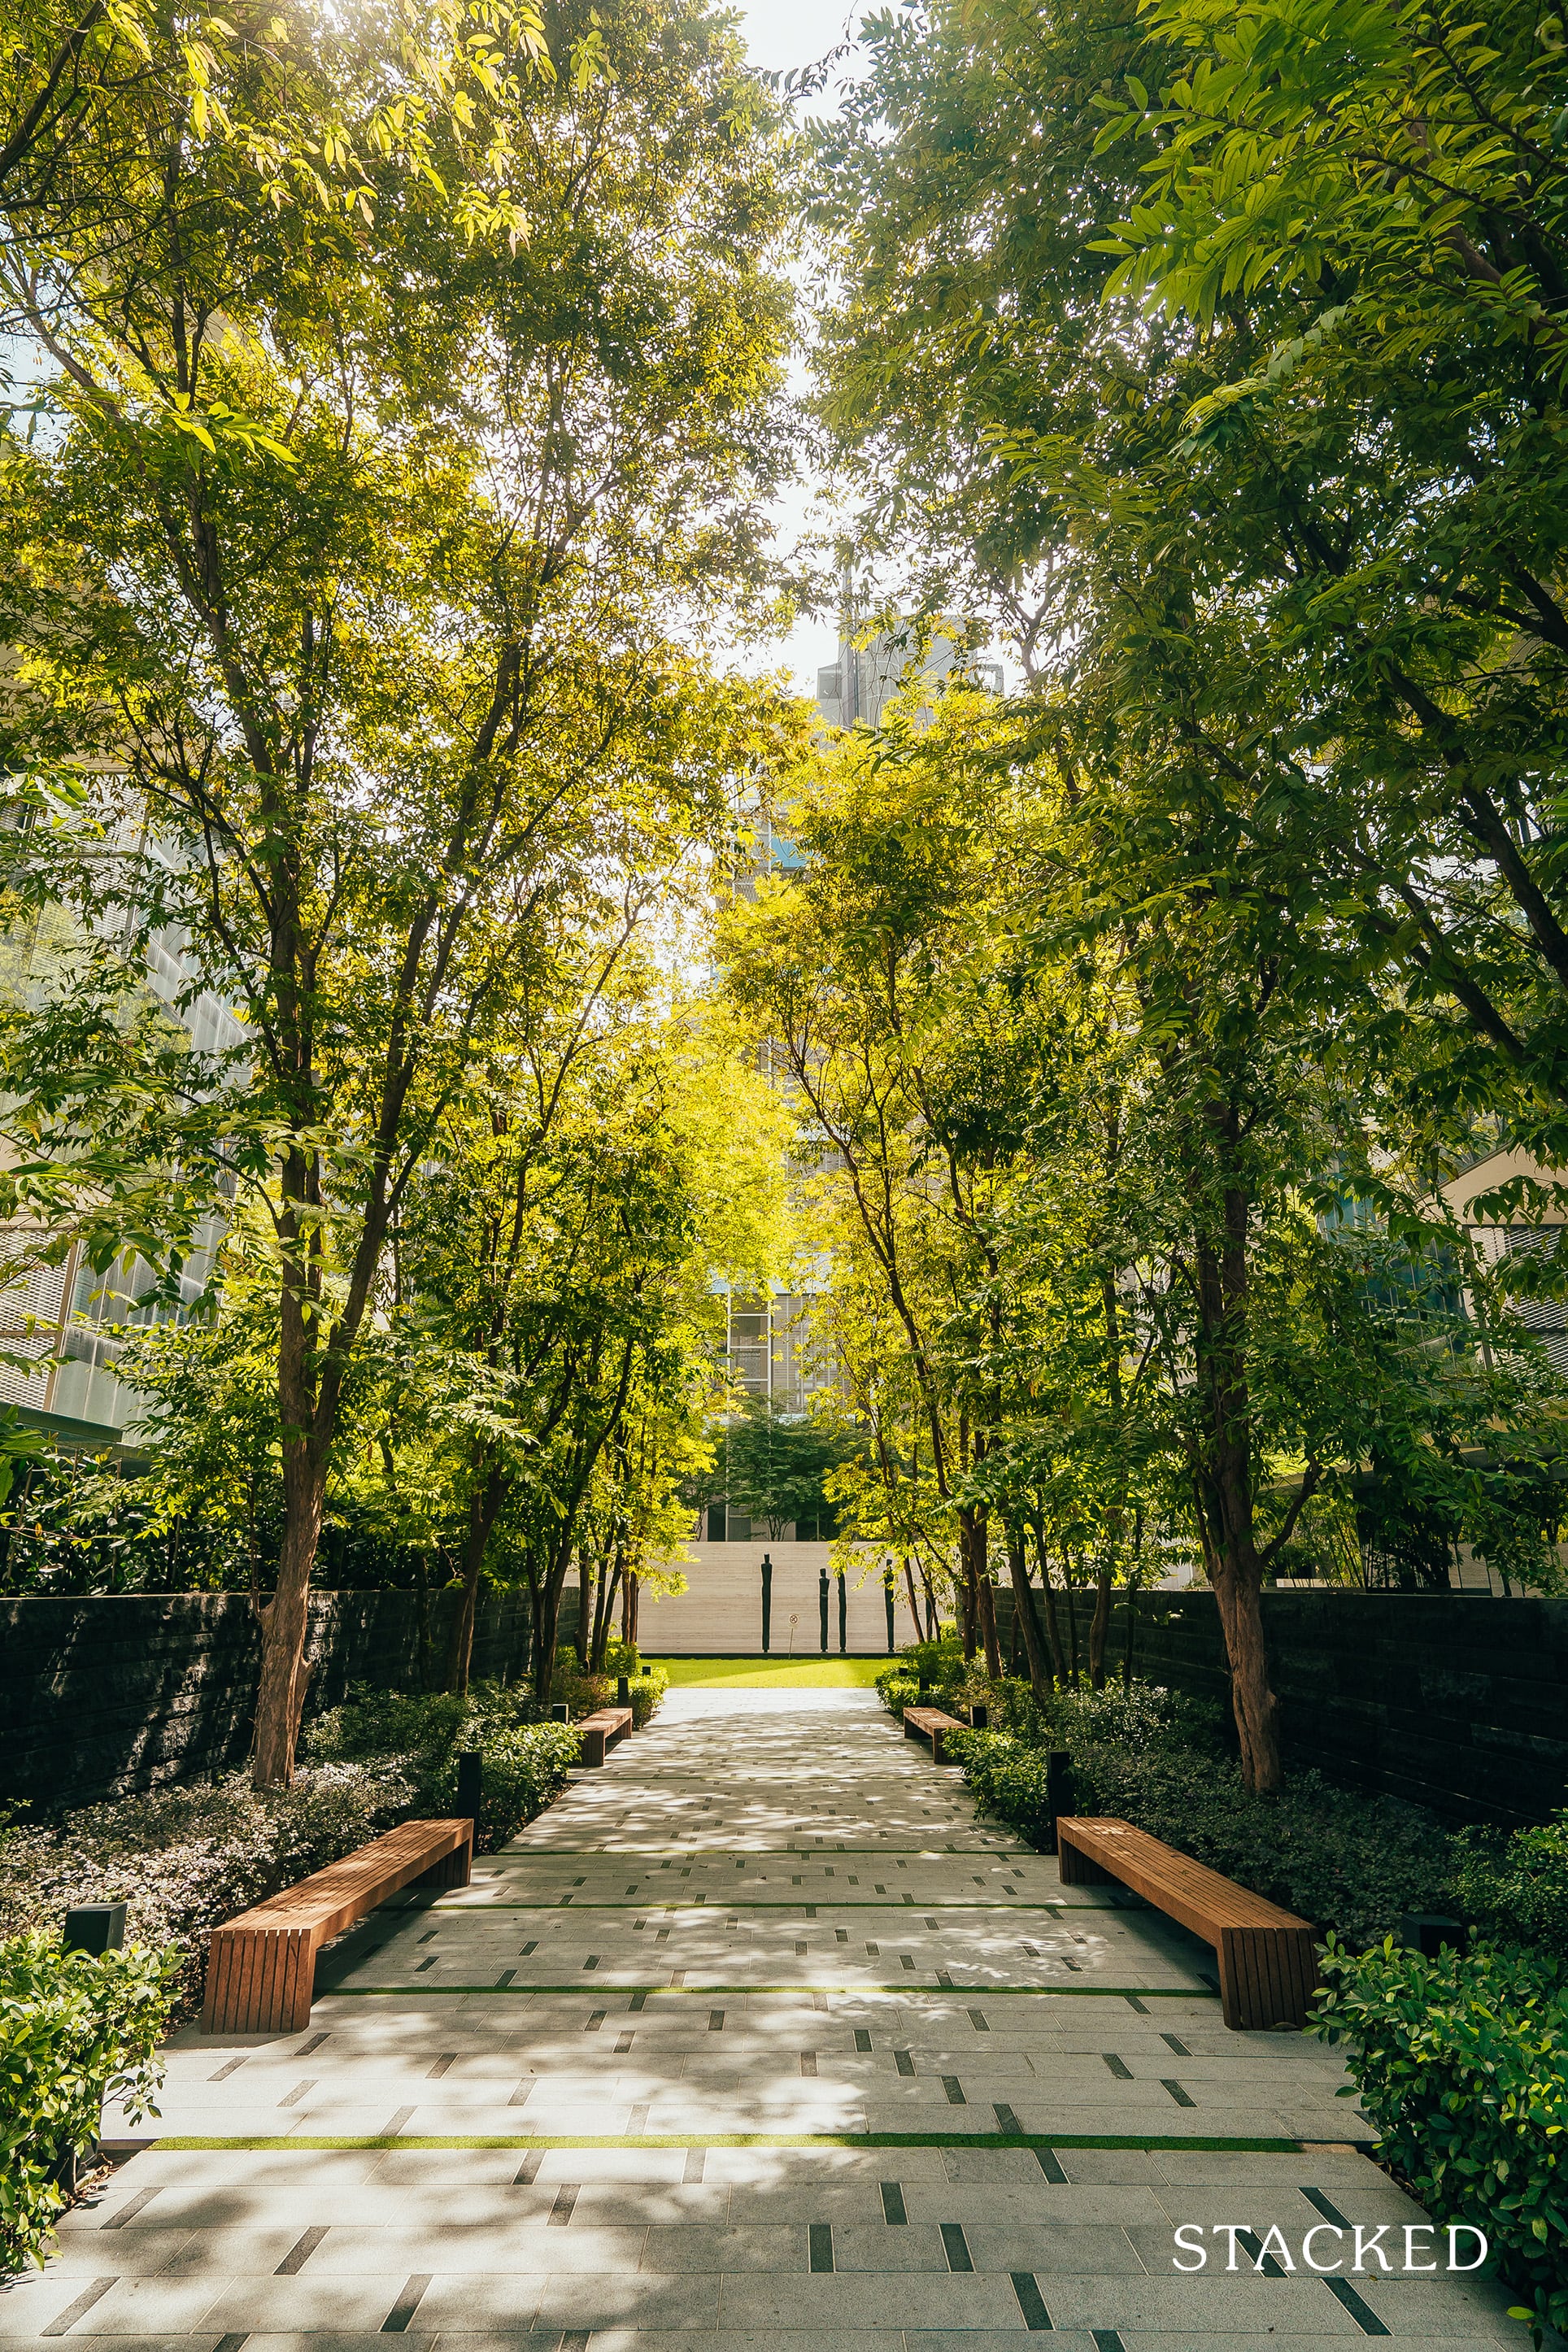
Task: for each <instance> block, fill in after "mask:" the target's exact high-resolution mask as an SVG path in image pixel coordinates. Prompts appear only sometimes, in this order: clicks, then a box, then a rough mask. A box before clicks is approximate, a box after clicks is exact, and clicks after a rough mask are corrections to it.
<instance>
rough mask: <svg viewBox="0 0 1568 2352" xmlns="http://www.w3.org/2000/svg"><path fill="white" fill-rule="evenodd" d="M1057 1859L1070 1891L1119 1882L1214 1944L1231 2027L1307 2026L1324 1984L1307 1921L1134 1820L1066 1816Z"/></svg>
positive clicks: (1059, 1826)
mask: <svg viewBox="0 0 1568 2352" xmlns="http://www.w3.org/2000/svg"><path fill="white" fill-rule="evenodd" d="M1057 1853H1058V1856H1059V1858H1060V1863H1061V1874H1062V1883H1063V1885H1066V1886H1075V1885H1088V1884H1090V1883H1091V1882H1093V1881H1096V1880H1101V1879H1116V1880H1119V1881H1120V1882H1121V1885H1123V1886H1130V1887H1131V1889H1132V1892H1133V1893H1134V1894H1135V1895H1142V1896H1143V1898H1144V1899H1145V1901H1146V1902H1149V1903H1152V1905H1153V1906H1154V1907H1155V1909H1156V1910H1157V1911H1163V1912H1165V1913H1167V1914H1168V1915H1169V1916H1170V1917H1171V1918H1173V1919H1177V1920H1179V1921H1180V1922H1181V1924H1182V1926H1183V1927H1187V1928H1190V1929H1191V1931H1192V1933H1193V1934H1194V1936H1201V1937H1203V1938H1204V1941H1205V1943H1207V1944H1212V1945H1213V1946H1214V1948H1215V1952H1216V1954H1217V1955H1218V1958H1219V1990H1220V2000H1221V2002H1222V2004H1223V2006H1224V2011H1225V2021H1226V2024H1227V2025H1229V2026H1234V2027H1244V2026H1265V2025H1303V2024H1305V2022H1306V2019H1307V2004H1308V2002H1309V2001H1310V1999H1311V1997H1312V1993H1313V1990H1314V1989H1315V1987H1316V1985H1317V1982H1318V1956H1317V1951H1316V1948H1315V1946H1314V1943H1313V1937H1312V1930H1311V1928H1310V1926H1309V1925H1308V1923H1307V1921H1306V1920H1305V1919H1298V1918H1297V1917H1296V1916H1295V1915H1294V1914H1293V1913H1292V1912H1289V1911H1281V1910H1280V1908H1279V1905H1278V1904H1276V1903H1269V1902H1268V1901H1267V1900H1266V1899H1265V1898H1264V1896H1262V1895H1254V1894H1253V1893H1252V1891H1251V1889H1250V1888H1249V1887H1246V1886H1237V1884H1236V1882H1235V1880H1234V1879H1230V1878H1222V1877H1221V1875H1220V1874H1219V1872H1218V1871H1217V1870H1210V1869H1209V1868H1208V1867H1207V1865H1206V1864H1204V1863H1201V1862H1194V1859H1193V1857H1192V1855H1191V1854H1190V1853H1180V1852H1179V1851H1178V1850H1177V1848H1176V1847H1175V1846H1173V1845H1166V1844H1165V1843H1164V1842H1163V1839H1161V1838H1157V1837H1151V1836H1150V1834H1149V1832H1148V1831H1147V1830H1140V1829H1135V1828H1134V1827H1133V1825H1132V1823H1131V1822H1118V1821H1088V1820H1083V1819H1079V1818H1076V1817H1074V1816H1071V1815H1065V1814H1064V1815H1063V1816H1062V1817H1061V1818H1060V1819H1059V1820H1058V1822H1057Z"/></svg>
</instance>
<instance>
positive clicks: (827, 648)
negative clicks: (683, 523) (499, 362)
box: [731, 0, 865, 694]
mask: <svg viewBox="0 0 1568 2352" xmlns="http://www.w3.org/2000/svg"><path fill="white" fill-rule="evenodd" d="M731 5H735V10H736V14H737V15H738V16H739V17H740V19H741V24H742V30H743V32H744V34H745V38H746V46H747V49H748V51H749V53H750V56H751V60H752V64H753V65H754V66H756V67H757V68H759V69H760V70H761V71H762V72H763V73H787V72H788V71H789V70H790V68H791V67H793V66H805V65H811V64H812V63H814V62H815V60H816V58H820V57H823V56H825V55H826V52H827V51H828V50H829V49H832V48H836V47H837V45H838V43H839V42H840V41H842V40H843V39H844V38H845V37H846V35H847V34H849V33H852V32H853V31H854V29H855V27H856V26H857V25H858V22H859V19H860V16H861V15H862V14H863V12H864V6H865V0H752V5H750V6H746V5H741V4H740V0H731ZM831 105H832V84H831V83H829V85H828V88H827V89H826V90H825V91H824V93H823V96H822V98H821V99H820V100H818V101H817V102H816V106H815V107H814V108H813V111H814V112H823V111H826V110H827V109H829V108H830V107H831ZM797 380H798V381H799V382H802V383H803V382H804V375H800V376H798V378H797ZM811 497H812V488H811V487H810V486H803V487H801V488H797V489H795V491H794V492H793V493H792V494H791V495H790V496H788V497H787V498H786V499H783V500H781V501H780V506H779V517H778V530H779V537H778V541H777V542H776V543H777V545H778V546H779V547H780V548H781V549H783V548H785V547H787V546H788V545H789V544H790V542H791V541H793V539H794V538H795V535H796V534H797V533H798V532H799V531H800V530H801V529H802V528H803V527H804V524H805V520H806V509H807V507H808V505H809V504H810V502H811ZM837 651H838V632H837V626H836V625H835V623H834V621H833V620H832V619H831V618H829V619H825V620H816V621H813V620H802V621H799V622H797V623H796V625H795V629H794V631H793V633H792V635H790V636H789V637H788V638H787V639H784V640H781V641H780V642H779V643H778V644H777V645H775V646H770V647H767V648H765V649H763V651H762V652H761V653H760V655H753V656H751V658H749V659H748V661H747V663H746V667H747V668H748V669H763V670H766V669H772V668H774V667H779V666H781V665H784V666H787V667H788V668H790V669H791V670H792V671H793V672H794V674H795V683H796V685H797V687H798V688H800V689H801V690H802V691H803V692H805V693H807V694H815V693H816V672H817V667H818V666H819V664H822V663H825V662H830V661H832V660H834V659H835V658H836V656H837Z"/></svg>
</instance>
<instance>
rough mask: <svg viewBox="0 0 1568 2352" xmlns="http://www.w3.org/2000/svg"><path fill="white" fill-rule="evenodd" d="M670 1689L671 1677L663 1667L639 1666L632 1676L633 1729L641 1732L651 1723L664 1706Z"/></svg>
mask: <svg viewBox="0 0 1568 2352" xmlns="http://www.w3.org/2000/svg"><path fill="white" fill-rule="evenodd" d="M668 1688H669V1676H668V1673H667V1672H666V1671H665V1669H664V1667H663V1666H637V1667H636V1668H634V1669H633V1671H632V1674H631V1689H632V1727H633V1728H634V1730H637V1731H640V1730H641V1729H642V1727H643V1726H644V1724H645V1723H651V1722H652V1721H653V1718H654V1717H655V1716H656V1715H657V1714H658V1710H659V1708H660V1706H662V1705H663V1704H664V1695H665V1693H666V1691H667V1690H668Z"/></svg>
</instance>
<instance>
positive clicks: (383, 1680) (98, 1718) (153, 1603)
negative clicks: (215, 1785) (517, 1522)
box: [0, 1588, 576, 1812]
mask: <svg viewBox="0 0 1568 2352" xmlns="http://www.w3.org/2000/svg"><path fill="white" fill-rule="evenodd" d="M457 1599H458V1595H457V1591H456V1589H455V1588H453V1589H451V1590H448V1591H443V1592H437V1593H435V1594H433V1595H432V1596H431V1597H430V1601H429V1603H428V1622H427V1624H426V1627H425V1629H424V1637H423V1639H422V1637H421V1627H420V1622H419V1604H418V1596H417V1595H416V1594H415V1593H412V1592H316V1593H313V1594H312V1595H311V1597H310V1635H309V1642H308V1650H307V1654H308V1656H309V1657H310V1661H311V1674H310V1687H309V1692H308V1696H307V1700H306V1714H307V1716H309V1715H312V1714H316V1713H319V1712H320V1711H321V1709H322V1708H324V1707H329V1706H335V1705H336V1704H337V1702H338V1701H339V1700H340V1699H341V1698H342V1696H343V1694H344V1692H345V1691H346V1689H347V1688H348V1686H349V1685H350V1684H351V1683H369V1684H371V1685H373V1686H374V1687H375V1688H378V1689H382V1690H399V1689H401V1690H409V1689H416V1688H418V1687H419V1685H420V1684H421V1682H422V1681H424V1680H426V1678H427V1675H428V1678H430V1679H434V1678H437V1677H438V1676H439V1674H440V1669H441V1662H442V1660H443V1658H444V1656H445V1653H446V1643H447V1630H448V1627H449V1624H450V1621H451V1616H452V1612H453V1611H454V1609H455V1607H456V1605H457ZM575 1601H576V1595H575V1593H574V1591H568V1592H567V1593H566V1594H565V1595H564V1596H563V1608H562V1621H563V1622H562V1626H561V1636H560V1638H561V1639H562V1641H563V1642H566V1641H570V1640H571V1638H572V1633H573V1630H574V1625H575V1622H576V1620H575V1616H574V1613H573V1612H574V1607H575ZM529 1633H530V1621H529V1607H528V1596H527V1594H526V1593H524V1592H520V1591H506V1592H488V1593H486V1594H484V1595H483V1596H481V1599H480V1603H479V1612H478V1618H477V1622H476V1624H475V1628H474V1649H473V1665H472V1672H473V1674H474V1676H475V1677H476V1679H478V1678H479V1677H480V1676H484V1675H493V1676H496V1677H498V1678H499V1677H503V1676H504V1678H505V1679H506V1680H508V1681H515V1680H517V1678H518V1677H519V1676H520V1675H521V1674H523V1673H524V1672H525V1670H526V1668H527V1665H528V1662H529ZM260 1654H261V1635H260V1628H259V1627H258V1624H257V1622H256V1618H255V1615H254V1613H253V1612H252V1610H251V1606H250V1602H249V1601H248V1599H247V1596H246V1595H245V1594H243V1593H236V1592H149V1593H128V1594H124V1595H103V1596H91V1597H70V1596H62V1597H61V1598H59V1599H47V1598H31V1597H29V1598H26V1599H23V1600H16V1601H0V1802H3V1801H5V1800H7V1799H9V1800H11V1801H19V1800H26V1801H29V1802H30V1803H31V1804H32V1805H34V1806H35V1807H37V1809H38V1810H39V1811H47V1812H53V1811H56V1810H57V1809H58V1808H62V1807H65V1806H69V1805H86V1804H93V1803H95V1802H97V1801H98V1800H99V1799H100V1798H103V1797H114V1796H122V1795H125V1794H127V1793H129V1792H130V1791H131V1790H144V1789H155V1788H159V1787H161V1786H163V1785H164V1784H166V1783H167V1782H170V1781H173V1780H183V1779H187V1778H189V1777H191V1776H192V1775H193V1774H196V1773H203V1772H216V1771H222V1770H224V1769H226V1768H230V1767H233V1766H236V1765H238V1764H241V1763H243V1762H244V1760H245V1758H246V1756H247V1754H248V1752H249V1749H250V1740H251V1729H252V1724H253V1720H254V1713H255V1706H256V1681H257V1672H258V1664H259V1661H260Z"/></svg>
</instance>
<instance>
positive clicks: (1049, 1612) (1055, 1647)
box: [1035, 1519, 1068, 1690]
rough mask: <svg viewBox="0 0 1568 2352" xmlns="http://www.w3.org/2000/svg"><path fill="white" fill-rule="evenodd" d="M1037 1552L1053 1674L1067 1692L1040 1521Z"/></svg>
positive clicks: (1051, 1585)
mask: <svg viewBox="0 0 1568 2352" xmlns="http://www.w3.org/2000/svg"><path fill="white" fill-rule="evenodd" d="M1035 1550H1036V1552H1037V1554H1038V1556H1039V1562H1040V1586H1041V1590H1042V1592H1043V1594H1044V1597H1045V1603H1046V1639H1047V1642H1048V1643H1050V1645H1051V1672H1052V1674H1053V1675H1055V1677H1056V1683H1057V1687H1058V1690H1066V1688H1067V1681H1068V1662H1067V1659H1066V1657H1065V1656H1064V1655H1063V1654H1062V1633H1061V1627H1060V1625H1059V1624H1058V1622H1057V1591H1056V1587H1055V1585H1054V1584H1053V1583H1052V1582H1051V1562H1050V1555H1049V1554H1048V1553H1047V1549H1046V1530H1045V1526H1044V1523H1043V1522H1042V1521H1041V1520H1039V1519H1037V1520H1036V1521H1035Z"/></svg>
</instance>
